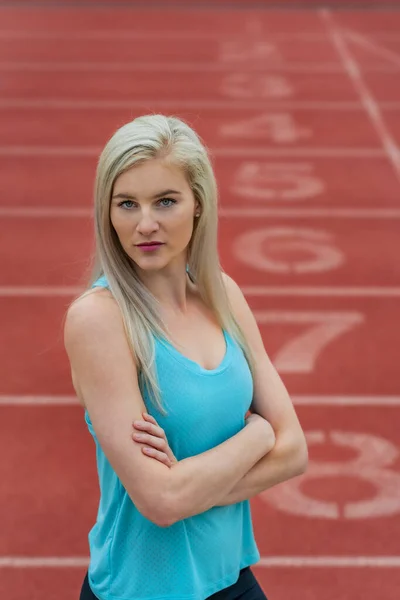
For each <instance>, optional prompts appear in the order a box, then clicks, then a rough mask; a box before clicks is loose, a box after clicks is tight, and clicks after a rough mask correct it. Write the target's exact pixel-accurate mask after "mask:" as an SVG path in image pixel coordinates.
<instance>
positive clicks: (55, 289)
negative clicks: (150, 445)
mask: <svg viewBox="0 0 400 600" xmlns="http://www.w3.org/2000/svg"><path fill="white" fill-rule="evenodd" d="M242 290H243V293H244V294H246V295H249V296H267V297H274V296H285V297H292V298H301V297H304V296H305V297H310V298H311V297H313V296H316V297H328V298H329V297H332V298H399V297H400V287H389V286H383V287H378V286H369V287H340V286H335V287H333V286H290V285H288V286H256V285H254V286H243V287H242ZM83 291H84V287H83V286H82V287H81V288H80V287H77V286H23V285H21V286H0V298H19V297H22V298H23V297H26V298H53V297H68V298H69V297H72V296H78V295H79V294H81V293H82V292H83Z"/></svg>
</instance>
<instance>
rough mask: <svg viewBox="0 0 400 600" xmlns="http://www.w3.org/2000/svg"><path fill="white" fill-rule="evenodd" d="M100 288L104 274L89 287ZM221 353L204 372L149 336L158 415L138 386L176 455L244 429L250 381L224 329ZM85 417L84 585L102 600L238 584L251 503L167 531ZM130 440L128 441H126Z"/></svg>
mask: <svg viewBox="0 0 400 600" xmlns="http://www.w3.org/2000/svg"><path fill="white" fill-rule="evenodd" d="M98 286H101V287H107V280H106V279H105V278H104V277H101V278H100V279H98V280H97V281H96V282H95V283H94V284H93V286H92V287H98ZM224 336H225V341H226V353H225V356H224V358H223V360H222V362H221V363H220V365H219V366H218V367H217V368H216V369H213V370H207V369H204V368H203V367H201V366H200V365H199V364H198V363H196V362H194V361H192V360H190V359H189V358H186V357H185V356H184V355H183V354H181V353H180V352H179V351H178V350H177V349H176V348H175V347H174V346H172V345H171V344H170V343H169V342H166V341H165V340H162V339H161V338H158V337H155V344H156V370H157V376H158V380H159V385H160V389H161V396H162V401H163V403H164V406H165V408H166V410H167V411H168V415H166V416H163V415H162V414H161V413H160V412H159V411H158V410H157V409H156V408H155V407H154V405H153V404H152V403H151V402H150V400H149V397H148V395H147V394H146V391H145V390H143V400H144V403H145V405H146V408H147V411H148V412H149V413H150V414H151V415H153V416H154V417H155V419H156V420H157V421H158V423H159V425H160V426H161V427H162V428H163V429H164V430H165V433H166V436H167V439H168V442H169V444H170V447H171V449H172V451H173V453H174V454H175V456H176V458H177V460H182V459H184V458H187V457H190V456H194V455H196V454H199V453H201V452H206V451H207V450H209V449H211V448H213V447H214V446H217V445H218V444H221V443H222V442H224V441H225V440H227V439H228V438H230V437H232V436H233V435H235V434H236V433H238V432H239V431H240V430H241V429H243V427H244V426H245V414H246V412H247V411H248V409H249V407H250V403H251V400H252V395H253V381H252V377H251V373H250V370H249V367H248V365H247V362H246V360H245V358H244V355H243V352H242V350H241V349H240V347H239V346H238V344H237V343H236V342H235V341H234V340H233V338H232V337H231V336H230V335H229V334H228V333H227V332H224ZM85 420H86V423H87V425H88V428H89V431H90V433H91V434H92V436H93V438H94V441H95V445H96V458H97V471H98V477H99V485H100V502H99V507H98V514H97V519H96V523H95V525H94V526H93V527H92V529H91V531H90V532H89V547H90V564H89V573H88V576H89V584H90V587H91V588H92V590H93V592H94V594H95V595H96V596H97V597H98V598H99V599H100V600H204V599H205V598H207V597H208V596H211V595H212V594H214V593H216V592H218V591H219V590H221V589H223V588H225V587H228V586H230V585H232V584H234V583H235V582H236V580H237V579H238V576H239V571H240V569H243V568H244V567H247V566H250V565H252V564H254V563H256V562H258V560H259V559H260V554H259V552H258V548H257V545H256V541H255V538H254V532H253V526H252V520H251V513H250V504H249V501H248V500H246V501H244V502H239V503H237V504H232V505H229V506H220V507H213V508H211V509H210V510H207V511H205V512H203V513H201V514H198V515H195V516H193V517H189V518H187V519H183V520H181V521H178V522H177V523H174V524H173V525H171V526H170V527H159V526H157V525H155V524H154V523H152V522H151V521H149V520H148V519H146V518H145V517H144V516H143V515H142V514H141V513H140V512H139V511H138V509H137V508H136V506H135V505H134V504H133V502H132V500H131V499H130V497H129V496H128V494H127V492H126V490H125V488H124V487H123V485H122V483H121V481H120V480H119V478H118V477H117V475H116V473H115V471H114V470H113V469H112V467H111V465H110V463H109V462H108V460H107V458H106V456H105V454H104V453H103V451H102V449H101V447H100V445H99V442H98V440H97V438H96V434H95V431H94V429H93V427H92V423H91V421H90V418H89V415H88V413H87V411H85ZM132 443H133V442H132Z"/></svg>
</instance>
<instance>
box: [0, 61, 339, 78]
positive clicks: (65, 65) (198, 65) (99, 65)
mask: <svg viewBox="0 0 400 600" xmlns="http://www.w3.org/2000/svg"><path fill="white" fill-rule="evenodd" d="M239 68H242V69H243V68H244V69H245V70H246V72H254V73H257V72H260V73H263V74H264V75H265V73H266V72H268V71H279V72H287V73H324V74H327V73H343V69H342V66H341V64H340V63H339V62H337V63H336V62H333V63H324V62H312V63H300V62H298V63H278V64H273V63H269V64H268V63H267V64H265V61H260V62H256V61H254V62H246V64H245V65H243V66H242V67H239V66H238V64H237V62H235V61H232V63H229V62H218V61H214V62H190V61H189V62H173V61H167V62H146V61H143V62H139V61H138V62H83V61H82V62H66V61H58V62H57V61H54V62H22V61H2V62H0V71H30V72H32V71H45V72H53V71H55V72H60V71H72V72H82V71H84V72H86V71H89V72H94V71H100V72H104V71H114V72H118V71H120V72H123V73H129V74H131V73H135V72H138V71H145V72H150V71H160V72H162V73H167V72H168V73H175V72H176V71H178V72H185V71H187V72H188V73H199V72H205V73H210V72H225V71H226V72H229V71H237V70H238V69H239Z"/></svg>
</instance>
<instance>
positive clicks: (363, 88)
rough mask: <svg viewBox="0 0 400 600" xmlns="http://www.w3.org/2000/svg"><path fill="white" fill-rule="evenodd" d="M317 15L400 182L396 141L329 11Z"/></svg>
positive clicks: (399, 158) (399, 162)
mask: <svg viewBox="0 0 400 600" xmlns="http://www.w3.org/2000/svg"><path fill="white" fill-rule="evenodd" d="M319 14H320V15H321V18H322V19H323V21H324V22H325V24H326V26H327V28H328V32H329V35H330V37H331V39H332V43H333V45H334V46H335V48H336V50H337V53H338V55H339V56H340V58H341V60H342V63H343V68H344V70H345V72H346V73H347V74H348V76H349V79H350V81H351V82H352V83H353V86H354V89H355V90H356V91H357V93H358V94H359V97H360V100H361V102H362V104H363V106H364V108H365V111H366V113H367V115H368V117H369V120H370V122H371V125H372V127H373V128H374V130H375V132H376V133H377V135H378V136H379V138H380V140H381V142H382V146H383V148H384V150H385V152H386V155H387V157H388V159H389V161H390V163H391V165H392V167H393V169H394V172H395V174H396V176H397V178H398V180H399V181H400V150H399V148H398V146H397V143H396V140H395V138H394V137H393V136H392V134H391V133H390V131H389V129H388V127H387V126H386V123H385V121H384V119H383V117H382V113H381V111H380V108H379V106H378V104H377V102H376V101H375V99H374V97H373V95H372V93H371V92H370V90H369V88H368V86H367V85H366V83H365V81H364V78H363V74H362V72H361V69H360V67H359V65H358V63H357V61H356V60H355V59H354V57H353V55H352V53H351V51H350V50H349V48H348V45H347V42H346V41H345V38H344V37H343V35H342V34H341V33H340V31H339V30H338V29H337V27H336V24H335V21H334V18H333V16H332V13H331V11H330V10H329V9H321V10H320V11H319ZM399 65H400V63H399Z"/></svg>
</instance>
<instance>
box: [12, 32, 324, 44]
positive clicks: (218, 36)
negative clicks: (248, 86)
mask: <svg viewBox="0 0 400 600" xmlns="http://www.w3.org/2000/svg"><path fill="white" fill-rule="evenodd" d="M258 33H259V35H262V36H263V39H265V40H266V41H268V42H272V41H276V42H278V41H280V42H294V41H299V40H300V41H302V42H326V35H325V34H323V33H314V32H312V31H310V32H308V33H307V32H298V33H296V32H293V33H283V32H282V33H280V32H268V31H262V30H261V31H259V32H258ZM249 35H250V32H249V31H245V30H244V31H237V32H225V31H198V30H192V31H183V30H179V29H178V30H176V31H173V30H164V31H154V30H151V31H146V30H143V31H139V30H132V31H131V30H129V29H113V30H108V29H84V30H79V31H64V30H56V29H54V30H52V31H48V30H46V31H45V30H41V31H38V30H36V31H32V30H29V29H28V30H22V29H18V30H11V29H3V30H0V39H1V40H21V39H22V40H24V39H30V40H71V41H72V40H84V41H86V40H87V41H96V40H116V41H118V40H136V39H137V40H147V39H149V40H157V41H158V40H160V41H163V40H172V41H174V40H189V41H190V40H216V41H220V40H229V41H240V40H246V39H249Z"/></svg>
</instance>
